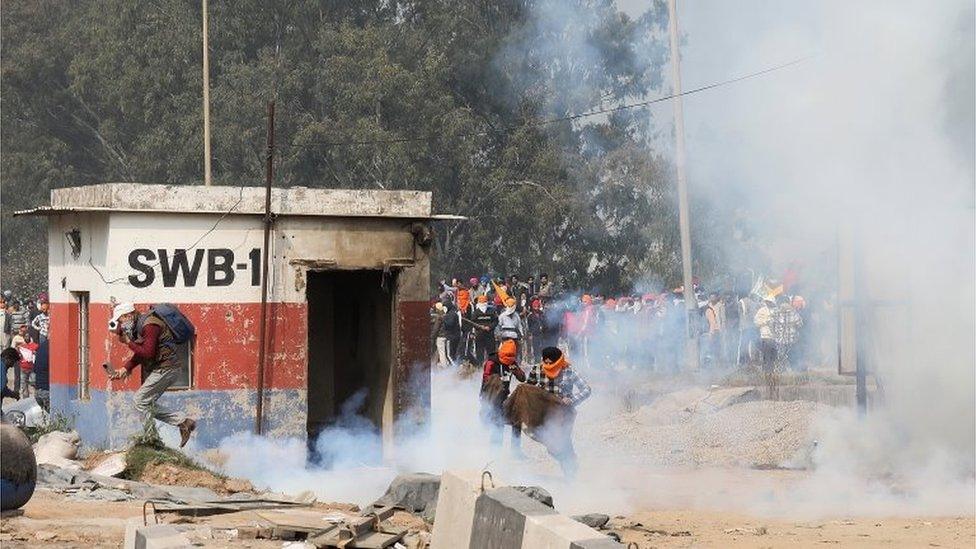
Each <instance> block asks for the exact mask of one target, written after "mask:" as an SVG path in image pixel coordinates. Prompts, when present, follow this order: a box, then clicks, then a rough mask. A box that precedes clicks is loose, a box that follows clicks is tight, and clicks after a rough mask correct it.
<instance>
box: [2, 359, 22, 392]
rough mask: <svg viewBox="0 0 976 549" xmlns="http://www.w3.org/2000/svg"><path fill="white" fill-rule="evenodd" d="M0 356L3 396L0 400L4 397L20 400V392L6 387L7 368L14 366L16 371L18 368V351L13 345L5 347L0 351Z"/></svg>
mask: <svg viewBox="0 0 976 549" xmlns="http://www.w3.org/2000/svg"><path fill="white" fill-rule="evenodd" d="M0 357H2V358H3V369H2V373H3V396H2V397H0V400H3V399H4V398H12V399H15V400H20V393H18V392H17V391H14V390H11V389H9V388H7V370H8V369H9V368H16V369H17V370H18V371H19V370H20V351H18V350H17V349H14V348H13V347H7V348H6V349H4V350H3V352H2V353H0ZM14 388H15V389H16V388H17V386H16V385H14Z"/></svg>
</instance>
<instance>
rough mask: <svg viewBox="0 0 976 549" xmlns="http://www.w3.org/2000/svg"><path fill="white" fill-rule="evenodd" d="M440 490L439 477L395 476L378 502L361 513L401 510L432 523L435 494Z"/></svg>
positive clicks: (427, 474)
mask: <svg viewBox="0 0 976 549" xmlns="http://www.w3.org/2000/svg"><path fill="white" fill-rule="evenodd" d="M440 488H441V477H440V475H432V474H430V473H408V474H402V475H397V477H396V478H394V479H393V482H391V483H390V486H389V487H388V488H387V489H386V493H385V494H383V495H382V496H381V497H380V498H379V499H378V500H376V501H374V502H373V504H372V505H371V506H369V507H367V508H366V509H365V510H364V511H363V513H364V514H366V513H371V512H375V510H376V509H378V508H381V507H393V508H396V509H403V510H404V511H408V512H410V513H422V515H423V517H424V520H427V521H428V522H432V521H433V519H434V515H435V510H436V508H437V493H438V491H439V490H440Z"/></svg>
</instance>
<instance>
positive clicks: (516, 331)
mask: <svg viewBox="0 0 976 549" xmlns="http://www.w3.org/2000/svg"><path fill="white" fill-rule="evenodd" d="M516 305H517V302H516V301H515V298H514V297H509V298H508V299H506V300H505V309H504V310H503V311H502V312H501V313H499V314H498V325H497V326H496V327H495V335H496V336H497V337H498V340H499V341H505V340H506V339H512V340H514V341H515V345H516V347H517V348H518V350H519V351H521V350H522V343H521V342H522V337H523V336H524V335H525V328H524V327H523V326H522V317H521V316H519V314H518V311H517V310H516ZM516 356H518V355H516Z"/></svg>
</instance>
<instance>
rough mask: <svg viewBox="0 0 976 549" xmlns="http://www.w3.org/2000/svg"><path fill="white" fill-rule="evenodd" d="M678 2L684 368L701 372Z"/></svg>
mask: <svg viewBox="0 0 976 549" xmlns="http://www.w3.org/2000/svg"><path fill="white" fill-rule="evenodd" d="M676 4H677V0H668V33H669V35H670V38H671V84H672V86H673V87H672V91H671V93H672V94H673V95H674V96H675V97H674V136H675V147H674V165H675V168H676V170H677V172H678V174H677V175H678V225H679V229H680V234H681V271H682V286H684V290H685V291H684V297H685V312H686V314H687V318H686V319H685V321H686V322H685V331H686V333H685V336H686V339H685V368H686V369H687V370H690V371H694V370H697V369H698V328H697V319H698V300H697V298H696V297H695V287H694V278H693V277H692V275H691V222H690V220H689V214H688V180H687V179H686V177H685V118H684V111H683V110H682V104H681V59H680V52H679V50H678V7H677V5H676Z"/></svg>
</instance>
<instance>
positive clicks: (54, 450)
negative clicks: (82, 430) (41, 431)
mask: <svg viewBox="0 0 976 549" xmlns="http://www.w3.org/2000/svg"><path fill="white" fill-rule="evenodd" d="M80 443H81V438H80V437H79V436H78V433H77V432H75V431H71V432H70V433H66V432H64V431H52V432H50V433H48V434H46V435H44V436H42V437H41V438H40V439H38V441H37V444H35V445H34V456H35V457H36V458H37V463H38V465H40V464H42V463H44V464H49V465H56V466H58V467H62V468H65V469H81V463H79V462H77V461H75V458H77V457H78V445H79V444H80Z"/></svg>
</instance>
